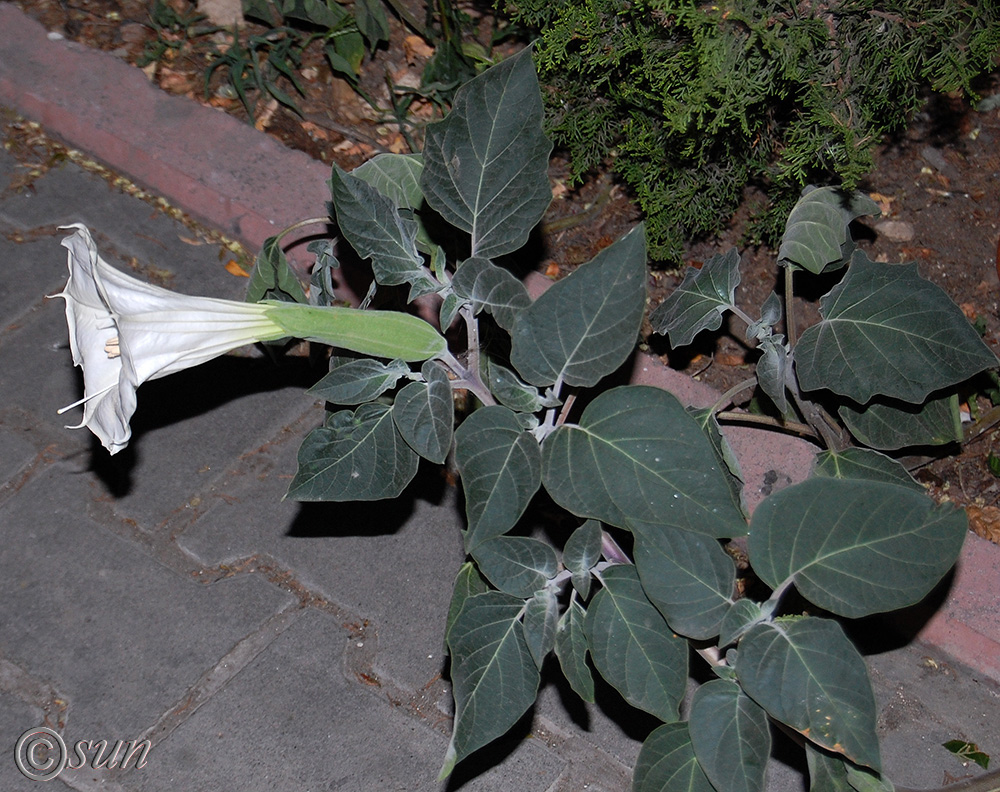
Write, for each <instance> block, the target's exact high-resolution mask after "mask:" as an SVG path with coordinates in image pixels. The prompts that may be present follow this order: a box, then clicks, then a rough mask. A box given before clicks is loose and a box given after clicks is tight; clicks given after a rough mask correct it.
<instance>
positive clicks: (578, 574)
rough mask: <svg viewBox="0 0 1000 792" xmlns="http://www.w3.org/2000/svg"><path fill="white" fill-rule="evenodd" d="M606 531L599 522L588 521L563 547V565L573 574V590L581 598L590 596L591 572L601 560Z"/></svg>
mask: <svg viewBox="0 0 1000 792" xmlns="http://www.w3.org/2000/svg"><path fill="white" fill-rule="evenodd" d="M603 535H604V531H603V529H602V528H601V524H600V523H599V522H597V520H587V522H585V523H584V524H583V525H581V526H580V527H579V528H577V529H576V530H575V531H573V533H572V534H570V537H569V539H567V540H566V544H565V545H564V546H563V564H565V565H566V569H568V570H569V571H570V572H572V573H573V588H575V589H576V590H577V591H578V592H579V594H580V596H581V597H583V598H584V599H587V597H588V595H589V594H590V570H591V567H593V566H594V565H595V564H596V563H597V562H598V561H600V559H601V543H602V539H603Z"/></svg>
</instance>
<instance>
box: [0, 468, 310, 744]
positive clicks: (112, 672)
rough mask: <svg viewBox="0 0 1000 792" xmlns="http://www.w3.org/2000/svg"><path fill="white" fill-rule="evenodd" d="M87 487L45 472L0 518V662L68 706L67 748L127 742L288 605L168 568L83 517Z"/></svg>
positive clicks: (245, 584) (243, 582) (251, 582)
mask: <svg viewBox="0 0 1000 792" xmlns="http://www.w3.org/2000/svg"><path fill="white" fill-rule="evenodd" d="M87 479H88V477H87V476H84V475H74V474H73V473H72V472H71V471H70V470H69V469H68V467H67V466H65V465H62V464H56V465H54V466H52V467H51V468H50V469H49V470H48V471H46V473H45V474H44V475H42V476H40V477H38V478H37V479H36V480H35V481H33V482H32V483H30V484H29V485H28V486H26V487H24V488H23V489H22V490H21V492H20V493H19V497H18V498H16V499H14V500H12V501H9V502H8V503H7V504H5V506H4V507H3V508H2V509H0V535H2V541H3V546H4V552H3V554H2V556H0V601H2V602H3V603H4V608H3V611H2V613H0V653H2V654H3V655H4V656H6V657H7V658H8V659H9V660H11V661H12V662H14V663H17V664H18V665H19V666H21V667H22V668H24V669H25V670H26V671H28V672H29V673H31V674H32V675H35V676H38V677H40V678H44V679H47V680H51V681H52V683H53V684H54V685H55V686H56V687H57V688H58V689H59V691H60V692H61V693H63V694H64V695H65V696H66V697H67V698H68V700H69V702H70V708H69V711H68V714H67V732H68V734H69V735H70V736H72V737H73V738H74V739H94V740H98V739H108V740H111V739H133V738H135V737H136V736H137V735H138V734H139V733H140V732H141V731H142V730H143V729H145V728H147V727H149V726H150V725H151V724H152V723H154V722H155V721H156V719H157V718H158V717H159V716H160V714H161V713H162V712H163V711H164V710H166V709H167V708H168V707H170V706H172V705H173V704H175V703H176V702H177V701H179V700H180V699H181V698H183V696H184V695H185V693H186V691H187V689H188V687H189V686H190V685H192V684H194V682H196V681H197V679H198V678H199V677H200V675H201V674H202V673H203V672H204V671H205V670H206V669H208V668H211V667H212V666H213V665H214V664H215V663H216V662H217V660H218V659H219V658H220V657H222V656H223V655H224V654H226V652H227V651H229V650H230V648H231V647H232V646H233V645H234V644H235V643H236V642H237V641H239V640H240V639H241V638H242V637H243V636H244V635H246V634H247V633H249V632H251V631H253V630H255V629H256V628H257V627H258V625H260V624H261V622H263V621H264V620H265V619H267V618H268V617H269V616H270V615H271V614H272V613H274V612H275V611H277V610H278V609H280V608H282V607H285V606H287V605H288V604H289V603H290V602H292V600H291V598H290V597H289V595H287V594H285V593H283V592H281V591H280V590H278V589H276V588H275V587H273V586H271V585H268V584H267V583H266V581H264V580H263V579H261V578H260V577H259V576H252V577H245V578H236V579H232V580H228V581H225V582H223V583H219V584H216V585H213V586H204V585H200V584H197V583H195V582H194V581H192V580H189V579H186V578H185V577H183V576H181V575H179V574H177V573H175V572H173V571H170V570H168V569H167V568H165V567H164V566H162V565H161V564H159V563H157V562H156V561H154V560H152V559H151V558H150V557H149V556H147V555H145V554H143V553H142V552H140V551H139V550H138V549H137V548H136V547H135V546H134V545H132V544H131V543H130V542H127V541H125V540H122V539H120V538H118V537H117V536H115V535H113V534H111V533H109V532H107V531H105V530H104V529H102V528H100V527H99V526H97V525H95V524H94V523H93V522H91V521H90V520H89V519H88V518H87V517H86V508H87V502H88V501H89V500H90V498H91V497H92V494H91V488H90V486H89V483H88V480H87ZM76 735H79V736H78V737H77V736H76Z"/></svg>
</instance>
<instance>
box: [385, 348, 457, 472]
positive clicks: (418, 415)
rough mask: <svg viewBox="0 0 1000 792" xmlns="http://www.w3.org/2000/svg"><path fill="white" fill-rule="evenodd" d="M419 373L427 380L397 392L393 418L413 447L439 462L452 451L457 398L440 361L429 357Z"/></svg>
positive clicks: (433, 460) (414, 383) (423, 455)
mask: <svg viewBox="0 0 1000 792" xmlns="http://www.w3.org/2000/svg"><path fill="white" fill-rule="evenodd" d="M420 373H421V374H423V376H424V380H425V381H424V382H411V383H410V384H409V385H407V386H406V387H405V388H403V389H402V390H401V391H400V392H399V393H398V394H396V401H395V405H394V409H393V411H392V419H393V420H394V421H395V422H396V428H397V429H398V430H399V433H400V434H401V435H402V436H403V439H404V440H405V441H406V442H407V443H408V444H409V445H410V448H412V449H413V450H414V451H416V452H417V453H418V454H420V456H422V457H424V459H429V460H430V461H431V462H434V463H436V464H438V465H440V464H442V463H443V462H444V460H445V458H446V457H447V456H448V452H449V451H451V439H452V435H453V434H454V429H455V400H454V398H453V396H452V393H451V382H450V380H449V379H448V375H447V373H445V370H444V367H443V366H441V364H440V363H436V362H435V361H433V360H428V361H426V362H425V363H424V365H423V367H422V368H421V369H420Z"/></svg>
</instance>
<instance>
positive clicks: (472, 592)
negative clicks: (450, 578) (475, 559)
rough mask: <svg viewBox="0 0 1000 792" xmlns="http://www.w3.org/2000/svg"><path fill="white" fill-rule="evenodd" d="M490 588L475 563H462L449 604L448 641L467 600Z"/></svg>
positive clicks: (446, 632) (446, 638)
mask: <svg viewBox="0 0 1000 792" xmlns="http://www.w3.org/2000/svg"><path fill="white" fill-rule="evenodd" d="M489 590H490V587H489V586H488V585H487V583H486V581H485V580H483V578H482V576H481V575H480V574H479V572H477V571H476V565H475V564H473V563H472V562H471V561H466V562H465V563H464V564H462V568H461V569H459V570H458V575H457V576H456V577H455V587H454V588H453V589H452V592H451V602H450V604H449V605H448V621H447V624H446V627H445V642H446V643H447V641H448V640H449V639H450V636H451V628H452V625H454V624H455V620H456V619H457V618H458V615H459V614H460V613H461V612H462V609H463V608H464V607H465V603H466V601H467V600H468V599H469V598H470V597H474V596H476V595H477V594H484V593H485V592H487V591H489Z"/></svg>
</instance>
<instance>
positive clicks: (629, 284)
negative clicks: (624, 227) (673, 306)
mask: <svg viewBox="0 0 1000 792" xmlns="http://www.w3.org/2000/svg"><path fill="white" fill-rule="evenodd" d="M645 306H646V240H645V232H644V230H643V227H642V226H641V225H640V226H637V227H636V228H634V229H632V230H631V231H629V232H628V233H627V234H626V235H625V236H623V237H622V238H621V239H619V240H618V241H617V242H615V243H614V244H613V245H611V246H610V247H607V248H605V249H604V250H602V251H601V252H600V253H598V254H597V255H596V256H595V257H594V258H593V259H591V260H590V261H589V262H587V263H586V264H583V265H582V266H580V267H578V268H577V269H576V270H574V271H573V272H572V273H570V274H569V275H567V276H566V277H565V278H563V279H562V280H560V281H557V282H556V283H554V284H553V285H552V286H551V287H550V288H549V289H548V291H546V292H545V293H544V294H543V295H542V296H541V297H539V298H538V299H537V300H535V302H534V303H532V305H531V306H529V307H528V308H526V309H524V310H522V311H521V312H520V313H519V314H518V315H517V319H516V320H515V322H514V329H513V331H512V333H511V344H512V346H511V353H510V360H511V363H512V364H513V365H514V368H516V369H517V371H518V372H519V373H520V375H521V376H522V377H524V378H525V379H526V380H527V381H528V382H530V383H531V384H533V385H553V384H555V383H556V382H565V383H566V384H567V385H573V386H583V387H588V388H589V387H590V386H592V385H594V384H596V383H597V382H598V381H599V380H600V379H602V378H603V377H605V376H607V375H608V374H610V373H611V372H613V371H614V370H615V369H617V368H618V367H619V366H620V365H621V364H622V363H624V362H625V360H626V359H627V358H628V356H629V355H630V354H631V353H632V351H633V348H634V346H635V342H636V338H637V336H638V333H639V327H640V325H641V323H642V315H643V312H644V310H645Z"/></svg>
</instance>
